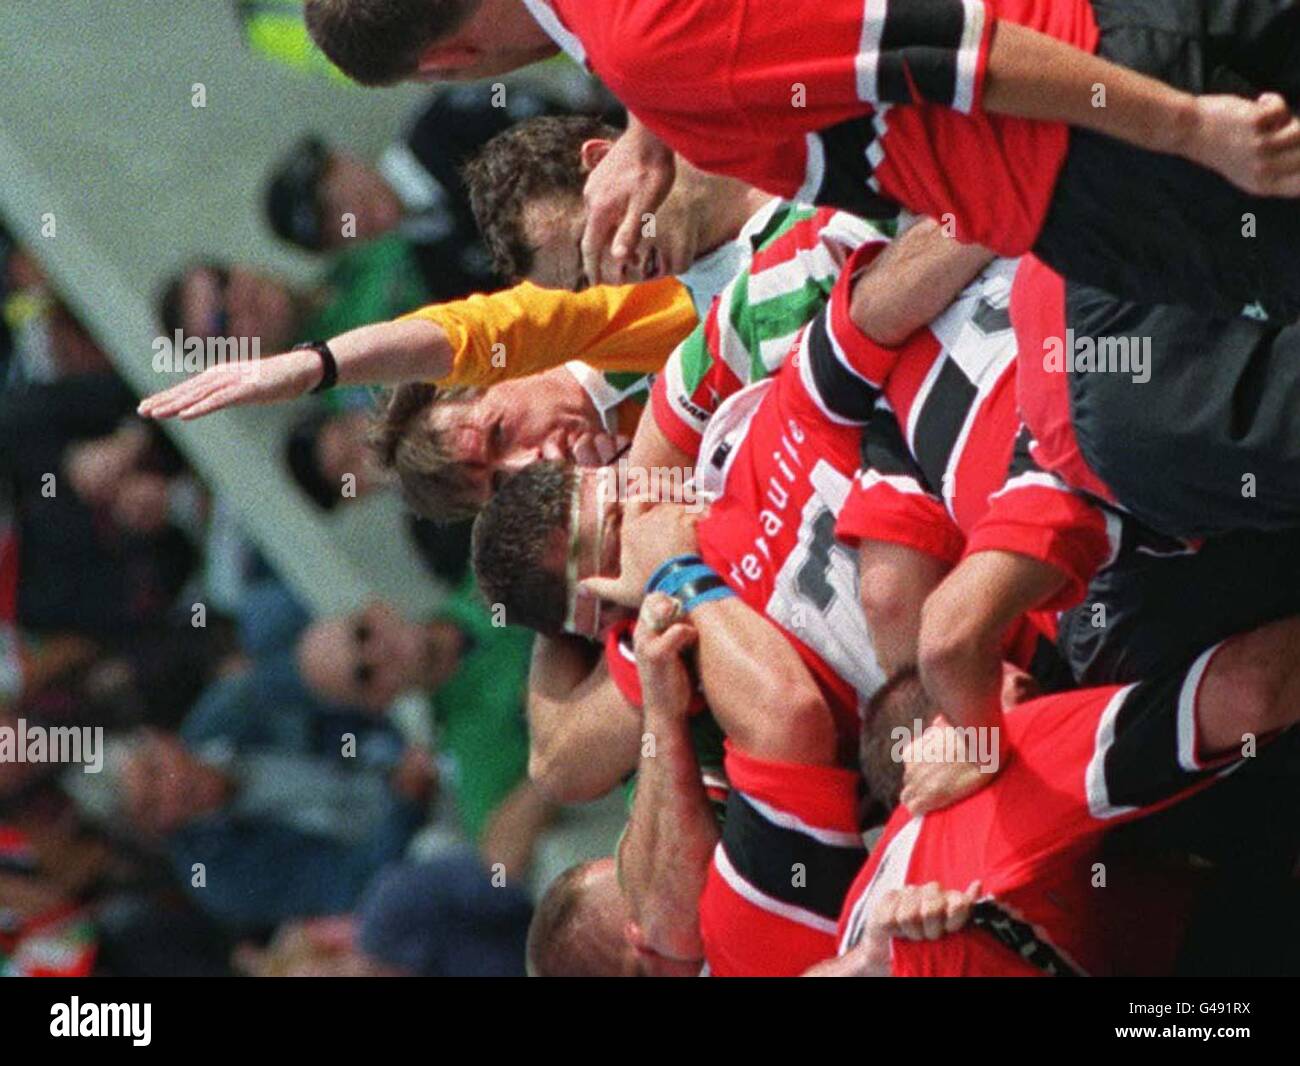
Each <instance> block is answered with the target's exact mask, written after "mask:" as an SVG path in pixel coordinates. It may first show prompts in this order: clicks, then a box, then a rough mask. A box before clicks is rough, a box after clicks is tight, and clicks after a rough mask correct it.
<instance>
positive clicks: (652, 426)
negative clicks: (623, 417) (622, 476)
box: [627, 409, 695, 484]
mask: <svg viewBox="0 0 1300 1066" xmlns="http://www.w3.org/2000/svg"><path fill="white" fill-rule="evenodd" d="M627 467H628V470H629V471H632V470H645V471H650V470H655V469H661V470H662V469H667V470H680V471H681V480H680V481H678V482H677V483H678V484H684V483H685V480H686V478H687V477H689V476H690V475H691V474H692V473H693V472H694V470H695V456H693V455H688V454H687V453H686V452H684V451H682V449H681V448H679V447H678V446H677V445H676V444H674V443H673V442H672V441H671V440H669V439H668V435H667V434H666V433H664V431H663V429H662V428H661V427H660V425H659V422H658V420H657V419H656V418H655V414H654V411H653V409H651V410H647V411H646V412H645V414H643V415H642V416H641V421H639V422H638V423H637V425H636V433H635V434H633V436H632V446H631V447H630V448H629V449H628V453H627ZM648 483H649V484H656V483H657V482H655V481H649V482H648Z"/></svg>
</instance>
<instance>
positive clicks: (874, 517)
mask: <svg viewBox="0 0 1300 1066" xmlns="http://www.w3.org/2000/svg"><path fill="white" fill-rule="evenodd" d="M835 536H836V537H837V538H838V539H839V540H841V541H843V542H844V543H845V544H847V545H848V546H849V547H851V548H856V547H858V545H859V544H861V543H862V541H864V540H883V541H886V542H888V543H890V544H902V545H903V546H905V547H908V548H915V549H916V550H917V551H919V552H924V553H925V554H926V555H933V556H934V557H935V558H936V559H942V560H944V561H945V562H950V563H956V562H957V560H959V559H960V558H961V555H962V549H963V547H964V546H965V543H966V541H965V538H964V537H963V536H962V533H961V530H960V529H958V528H957V524H956V523H955V522H954V521H953V520H952V516H951V515H949V514H948V512H947V510H946V509H945V508H944V506H943V504H942V503H941V502H940V501H939V500H937V499H935V498H934V497H933V496H931V495H930V494H929V493H928V492H927V491H926V490H925V489H924V488H923V487H922V486H921V485H920V484H919V483H918V482H917V481H916V479H915V478H912V477H909V476H908V475H906V474H888V475H887V474H881V473H879V472H878V471H875V470H862V471H859V473H858V475H857V477H855V478H854V479H853V487H852V488H851V489H850V490H849V496H848V499H847V500H845V501H844V507H843V509H842V510H841V511H840V515H839V518H838V520H837V521H836V523H835Z"/></svg>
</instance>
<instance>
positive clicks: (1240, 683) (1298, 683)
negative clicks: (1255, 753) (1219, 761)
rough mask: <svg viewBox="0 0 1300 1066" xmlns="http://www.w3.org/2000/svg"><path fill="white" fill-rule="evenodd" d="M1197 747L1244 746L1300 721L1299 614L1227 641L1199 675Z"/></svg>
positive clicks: (1209, 752)
mask: <svg viewBox="0 0 1300 1066" xmlns="http://www.w3.org/2000/svg"><path fill="white" fill-rule="evenodd" d="M1197 704H1198V706H1199V708H1200V713H1198V714H1197V716H1196V723H1197V740H1198V747H1199V749H1200V751H1201V752H1202V753H1204V754H1205V755H1206V756H1213V755H1221V754H1226V753H1228V752H1231V751H1234V750H1235V751H1238V752H1239V751H1240V750H1241V747H1242V744H1243V743H1244V742H1245V740H1246V737H1247V735H1248V734H1249V735H1250V736H1254V737H1259V736H1260V735H1262V734H1265V733H1269V732H1272V731H1274V730H1277V729H1285V728H1286V727H1287V726H1290V725H1294V724H1295V723H1296V722H1297V721H1300V618H1286V619H1283V620H1282V621H1280V622H1273V623H1271V624H1270V625H1266V626H1262V627H1260V628H1259V629H1256V630H1254V631H1253V632H1250V633H1246V634H1243V635H1242V636H1238V637H1233V638H1232V639H1230V640H1228V641H1225V642H1224V643H1223V644H1222V645H1221V646H1220V647H1219V648H1218V649H1217V651H1216V652H1215V654H1214V656H1213V657H1212V658H1211V659H1210V662H1209V665H1208V666H1207V667H1206V670H1205V674H1204V676H1203V677H1202V679H1201V683H1200V691H1199V694H1198V697H1197Z"/></svg>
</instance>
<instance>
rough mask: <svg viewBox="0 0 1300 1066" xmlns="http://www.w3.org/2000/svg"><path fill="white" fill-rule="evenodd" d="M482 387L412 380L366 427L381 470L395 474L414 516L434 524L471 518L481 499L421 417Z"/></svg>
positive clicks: (439, 436) (467, 397)
mask: <svg viewBox="0 0 1300 1066" xmlns="http://www.w3.org/2000/svg"><path fill="white" fill-rule="evenodd" d="M480 395H482V390H481V389H474V388H450V389H439V388H438V387H437V386H435V385H429V384H425V383H422V382H412V383H409V384H406V385H399V386H398V387H397V388H395V389H394V390H393V391H392V392H391V393H390V394H389V396H388V399H387V402H385V403H384V405H383V406H382V407H381V409H380V411H379V414H378V415H377V416H376V418H375V420H374V422H373V423H372V424H371V427H370V446H371V449H372V451H373V453H374V455H375V459H376V460H377V462H378V464H379V466H380V468H381V469H382V470H388V471H392V472H393V473H395V474H396V475H397V481H398V484H399V485H400V486H401V490H402V498H403V499H404V500H405V502H406V505H407V506H408V507H409V508H410V509H411V510H412V511H414V512H415V513H416V514H418V515H420V516H421V517H423V518H428V519H431V520H432V521H434V522H441V523H447V522H455V521H460V520H463V519H466V518H473V517H474V515H476V514H477V513H478V509H479V501H478V500H476V499H474V498H473V488H474V486H473V484H472V482H471V481H470V479H469V478H468V477H467V476H466V474H465V468H464V467H463V466H462V465H461V464H460V463H459V462H457V461H456V457H455V456H453V455H452V454H451V452H450V451H449V450H448V448H447V444H446V441H445V440H444V439H443V436H442V434H440V433H439V432H437V430H436V429H435V428H434V427H433V426H432V425H430V423H429V419H428V418H426V417H425V415H426V414H427V413H428V412H429V411H430V410H431V409H432V408H433V407H434V406H435V405H437V404H452V403H456V402H458V401H463V400H473V399H475V398H477V397H478V396H480Z"/></svg>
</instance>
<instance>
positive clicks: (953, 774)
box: [899, 715, 1001, 815]
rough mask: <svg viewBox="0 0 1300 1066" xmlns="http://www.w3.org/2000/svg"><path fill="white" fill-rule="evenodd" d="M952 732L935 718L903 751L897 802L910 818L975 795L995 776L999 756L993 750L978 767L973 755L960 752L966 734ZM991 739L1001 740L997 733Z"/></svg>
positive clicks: (941, 718) (939, 716) (940, 719)
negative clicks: (907, 812) (950, 757)
mask: <svg viewBox="0 0 1300 1066" xmlns="http://www.w3.org/2000/svg"><path fill="white" fill-rule="evenodd" d="M980 728H994V727H991V726H985V727H980ZM953 730H954V727H953V725H952V723H950V722H949V721H948V719H947V718H945V717H944V716H943V715H938V716H937V717H936V718H935V719H934V721H933V722H932V723H931V724H930V725H929V726H928V727H927V728H926V730H925V732H923V733H922V734H921V735H920V736H919V737H917V738H916V739H914V740H912V741H911V742H910V743H909V744H908V745H907V747H906V748H905V749H904V751H903V762H904V763H905V764H906V765H905V766H904V768H903V790H902V793H901V794H900V795H899V802H900V803H902V805H903V806H904V807H906V808H907V809H908V810H909V811H910V812H911V813H912V814H914V815H915V814H927V813H929V812H930V811H937V810H941V809H943V808H944V807H950V806H951V805H952V804H954V803H956V802H957V801H958V800H963V799H965V798H966V797H967V796H970V795H972V794H973V793H976V792H978V791H979V790H980V789H981V788H983V787H984V786H985V785H987V784H989V783H990V782H991V781H992V780H993V778H994V777H995V776H996V773H997V767H998V766H999V765H1000V762H999V760H1000V758H1001V752H1000V751H996V750H995V751H994V752H993V762H992V763H991V764H990V765H989V766H987V767H986V766H981V765H980V763H979V762H977V761H976V758H975V756H976V755H977V752H972V751H969V750H965V751H963V747H964V746H966V745H965V744H964V740H965V737H966V736H968V734H965V733H956V734H954V732H953ZM995 735H996V736H997V737H998V739H999V740H1000V739H1001V731H1000V730H999V731H998V733H997V734H995ZM949 755H953V756H960V755H965V758H964V759H958V758H955V757H954V758H952V759H949V758H948V756H949Z"/></svg>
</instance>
